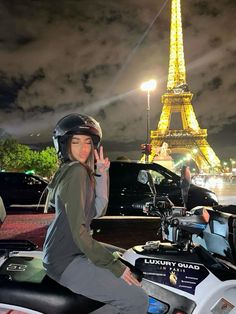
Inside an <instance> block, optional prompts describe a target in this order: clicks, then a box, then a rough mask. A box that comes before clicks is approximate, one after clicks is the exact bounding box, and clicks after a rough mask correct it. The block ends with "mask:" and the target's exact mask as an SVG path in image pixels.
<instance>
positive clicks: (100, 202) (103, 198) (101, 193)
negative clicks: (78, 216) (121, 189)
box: [94, 171, 109, 218]
mask: <svg viewBox="0 0 236 314" xmlns="http://www.w3.org/2000/svg"><path fill="white" fill-rule="evenodd" d="M108 195H109V174H108V172H107V171H105V172H103V173H101V174H100V175H99V176H95V210H96V215H95V217H94V218H98V217H101V216H104V215H105V214H106V210H107V205H108Z"/></svg>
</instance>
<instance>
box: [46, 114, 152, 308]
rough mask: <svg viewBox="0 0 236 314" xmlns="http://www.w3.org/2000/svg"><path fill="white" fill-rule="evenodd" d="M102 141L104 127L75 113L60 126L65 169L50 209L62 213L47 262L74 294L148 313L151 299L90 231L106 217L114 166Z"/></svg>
mask: <svg viewBox="0 0 236 314" xmlns="http://www.w3.org/2000/svg"><path fill="white" fill-rule="evenodd" d="M101 138H102V131H101V128H100V125H99V123H98V122H97V121H96V120H95V119H93V118H92V117H89V116H86V115H81V114H70V115H68V116H66V117H64V118H62V119H61V120H60V121H59V122H58V123H57V125H56V127H55V130H54V135H53V141H54V146H55V148H56V150H57V153H58V156H59V159H60V160H61V166H60V168H59V170H58V171H57V172H56V174H55V176H54V178H53V179H52V182H51V183H50V184H49V206H52V207H54V208H55V212H56V214H55V218H54V220H53V222H52V224H51V225H50V226H49V229H48V231H47V235H46V239H45V243H44V260H43V263H44V267H45V268H46V270H47V274H48V276H50V277H51V278H52V279H54V280H55V281H57V282H58V283H60V284H61V285H63V286H65V287H67V288H69V289H70V290H72V291H73V292H75V293H78V294H82V295H84V296H86V297H89V298H91V299H95V300H98V301H101V302H104V303H109V304H110V305H112V306H114V307H116V308H117V309H118V310H119V313H125V314H128V313H130V314H139V313H140V314H144V313H146V312H147V306H148V305H147V303H148V297H147V295H146V293H145V292H144V291H143V290H142V288H141V287H140V283H139V282H138V281H137V280H136V279H135V278H134V277H133V275H132V273H131V272H130V270H129V268H127V267H126V266H125V265H124V264H122V263H121V261H119V260H118V259H117V258H115V257H114V256H113V254H112V253H111V252H110V251H109V250H108V249H106V248H105V247H104V246H103V245H102V244H101V243H100V242H97V241H96V240H94V239H93V238H92V236H91V232H90V223H91V220H92V219H93V218H95V217H99V216H101V215H103V214H104V213H105V210H106V207H107V203H108V184H107V182H108V169H109V166H110V162H109V160H108V158H104V156H103V148H102V147H100V149H99V145H100V141H101ZM94 158H95V159H96V172H94Z"/></svg>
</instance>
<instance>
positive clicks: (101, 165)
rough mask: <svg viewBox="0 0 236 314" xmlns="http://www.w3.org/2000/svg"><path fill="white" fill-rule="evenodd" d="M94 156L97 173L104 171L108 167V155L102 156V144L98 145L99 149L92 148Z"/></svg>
mask: <svg viewBox="0 0 236 314" xmlns="http://www.w3.org/2000/svg"><path fill="white" fill-rule="evenodd" d="M94 156H95V160H96V163H97V173H101V174H102V173H104V172H105V171H107V170H108V169H109V167H110V160H109V159H108V157H106V158H104V155H103V146H100V148H99V150H97V149H95V150H94Z"/></svg>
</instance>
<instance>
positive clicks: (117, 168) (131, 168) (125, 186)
mask: <svg viewBox="0 0 236 314" xmlns="http://www.w3.org/2000/svg"><path fill="white" fill-rule="evenodd" d="M142 169H145V170H149V172H150V173H151V175H152V177H153V180H154V183H155V185H156V190H157V193H158V195H160V196H168V197H169V199H170V200H171V201H172V202H173V203H174V205H176V206H183V202H182V197H181V189H180V177H179V176H178V175H177V174H175V173H173V172H172V171H170V170H168V169H166V168H164V167H163V166H161V165H159V164H157V163H149V164H144V163H139V162H128V161H113V162H111V166H110V197H109V205H108V210H107V215H128V216H134V215H137V216H140V215H143V213H142V208H141V206H140V209H138V208H137V207H138V206H134V204H136V205H137V204H141V205H142V204H145V202H146V201H150V200H151V197H152V194H151V192H150V189H149V187H148V185H144V184H142V183H140V182H138V180H137V177H138V173H139V171H140V170H142ZM217 204H218V201H217V197H216V195H215V193H214V192H212V191H210V190H208V189H205V188H202V187H199V186H196V185H194V184H191V186H190V189H189V197H188V203H187V208H188V209H191V208H193V207H194V206H198V205H204V206H213V205H217Z"/></svg>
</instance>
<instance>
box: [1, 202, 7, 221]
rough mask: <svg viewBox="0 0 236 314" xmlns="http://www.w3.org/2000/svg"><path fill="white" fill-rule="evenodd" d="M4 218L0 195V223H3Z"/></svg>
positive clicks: (4, 213)
mask: <svg viewBox="0 0 236 314" xmlns="http://www.w3.org/2000/svg"><path fill="white" fill-rule="evenodd" d="M5 218H6V210H5V206H4V204H3V201H2V198H1V196H0V223H3V222H4V220H5Z"/></svg>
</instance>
